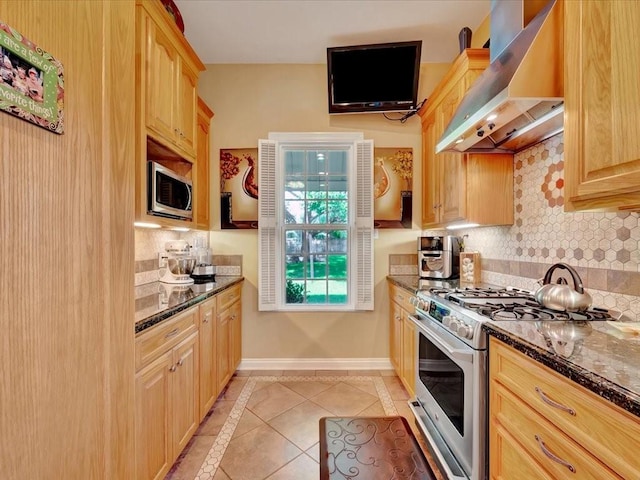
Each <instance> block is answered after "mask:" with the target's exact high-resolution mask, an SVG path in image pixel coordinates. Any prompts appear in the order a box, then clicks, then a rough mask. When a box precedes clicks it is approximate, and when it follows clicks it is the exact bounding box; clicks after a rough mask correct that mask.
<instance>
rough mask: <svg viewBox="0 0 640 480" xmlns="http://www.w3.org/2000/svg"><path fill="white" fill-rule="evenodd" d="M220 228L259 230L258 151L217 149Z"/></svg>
mask: <svg viewBox="0 0 640 480" xmlns="http://www.w3.org/2000/svg"><path fill="white" fill-rule="evenodd" d="M220 227H221V228H223V229H233V228H258V149H257V148H226V149H220Z"/></svg>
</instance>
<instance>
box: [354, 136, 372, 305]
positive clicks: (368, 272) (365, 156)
mask: <svg viewBox="0 0 640 480" xmlns="http://www.w3.org/2000/svg"><path fill="white" fill-rule="evenodd" d="M356 171H357V184H356V235H355V237H356V238H355V241H354V242H353V243H352V246H353V249H354V250H353V251H354V253H355V256H354V258H355V261H356V269H355V270H356V278H355V285H356V288H355V294H356V298H355V308H356V310H373V140H363V141H360V142H356ZM352 285H353V283H352Z"/></svg>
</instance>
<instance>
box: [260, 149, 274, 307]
mask: <svg viewBox="0 0 640 480" xmlns="http://www.w3.org/2000/svg"><path fill="white" fill-rule="evenodd" d="M258 184H259V186H258V191H259V194H258V257H259V258H258V310H275V309H276V308H277V302H276V278H277V277H276V275H277V272H276V270H277V269H276V266H277V265H276V261H277V256H276V251H277V250H276V208H277V202H276V198H277V192H276V143H275V142H272V141H269V140H259V141H258Z"/></svg>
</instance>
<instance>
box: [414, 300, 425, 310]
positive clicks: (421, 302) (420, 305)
mask: <svg viewBox="0 0 640 480" xmlns="http://www.w3.org/2000/svg"><path fill="white" fill-rule="evenodd" d="M426 306H427V302H425V301H424V300H422V299H421V298H418V299H417V301H416V307H418V308H419V309H420V310H424V309H425V307H426Z"/></svg>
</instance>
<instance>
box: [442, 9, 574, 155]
mask: <svg viewBox="0 0 640 480" xmlns="http://www.w3.org/2000/svg"><path fill="white" fill-rule="evenodd" d="M521 1H522V0H521ZM514 3H516V2H513V0H495V3H494V4H493V7H492V13H491V30H492V32H491V35H492V39H491V42H492V47H494V38H495V36H496V35H497V33H495V32H494V20H493V18H494V15H495V16H496V18H500V17H502V18H504V17H505V15H499V13H500V9H501V8H503V7H502V5H504V6H505V7H504V8H509V6H510V5H511V6H512V5H513V4H514ZM496 10H497V12H496ZM562 21H563V14H562V5H558V4H557V2H556V0H552V1H550V2H549V3H547V4H546V5H545V6H544V8H543V9H542V10H540V12H539V13H538V14H537V15H536V17H535V18H533V20H531V22H529V24H528V25H526V27H525V28H524V29H523V30H521V31H520V32H519V33H518V34H517V35H516V36H515V38H513V40H512V41H511V42H510V43H508V45H507V46H506V47H505V48H504V49H503V50H502V51H501V52H496V54H495V55H494V54H493V53H494V52H493V50H492V55H491V57H492V60H491V64H490V65H489V67H487V69H486V70H485V71H484V72H483V73H482V74H481V75H480V76H479V77H478V79H477V80H476V81H475V83H474V84H473V85H472V86H471V88H470V89H469V90H468V91H467V93H466V95H465V97H464V98H463V99H462V102H461V103H460V105H459V107H458V109H457V110H456V113H455V114H454V115H453V118H452V120H451V122H450V123H449V125H448V126H447V128H446V129H445V132H444V134H443V136H442V138H440V141H439V142H438V144H437V145H436V152H438V153H439V152H442V151H453V152H485V153H489V152H517V151H518V150H522V149H523V148H525V147H527V146H529V145H532V144H534V143H537V142H539V141H541V140H544V139H545V138H549V137H551V136H553V135H555V134H556V133H559V132H561V131H562V130H563V123H564V121H563V112H564V104H563V44H562V30H563V29H562Z"/></svg>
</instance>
